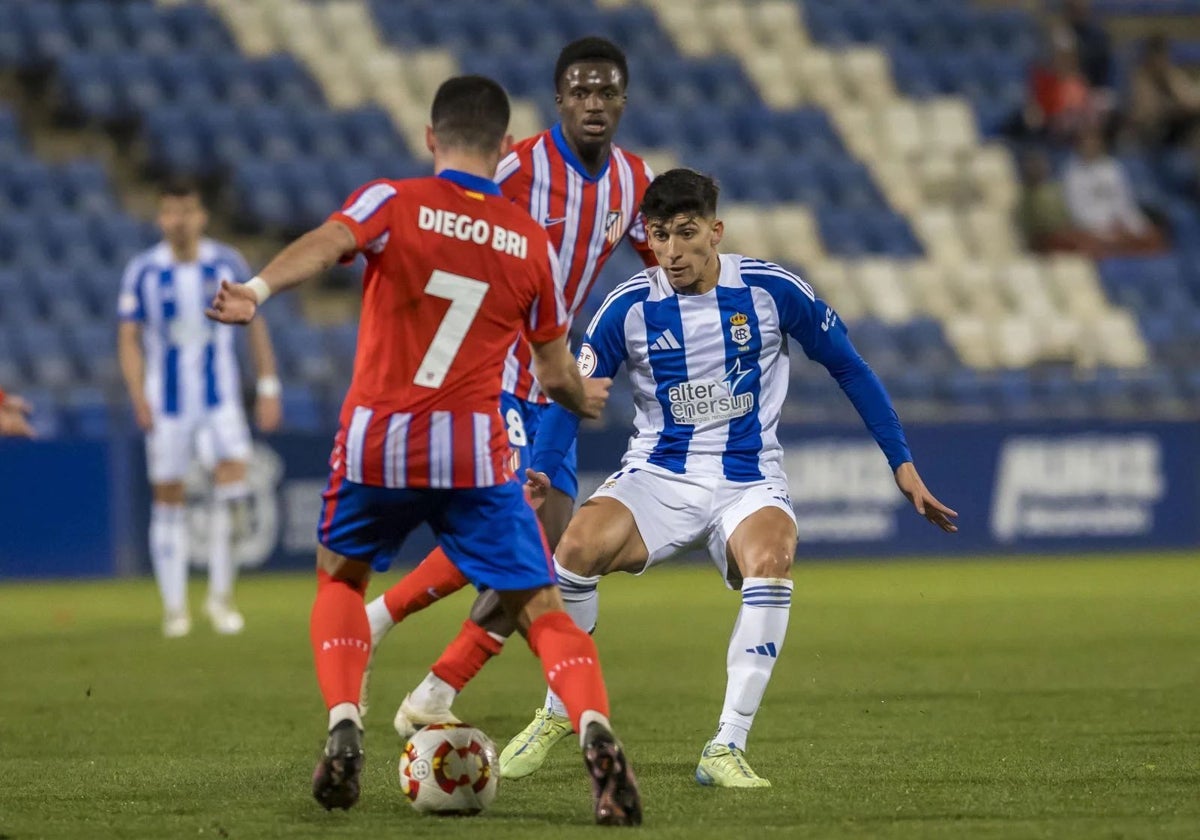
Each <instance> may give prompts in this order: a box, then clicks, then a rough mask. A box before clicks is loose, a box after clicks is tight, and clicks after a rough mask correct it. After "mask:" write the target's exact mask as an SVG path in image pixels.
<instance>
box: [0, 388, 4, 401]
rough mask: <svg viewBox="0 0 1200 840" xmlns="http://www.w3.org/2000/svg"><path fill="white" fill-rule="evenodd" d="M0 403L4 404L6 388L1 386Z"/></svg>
mask: <svg viewBox="0 0 1200 840" xmlns="http://www.w3.org/2000/svg"><path fill="white" fill-rule="evenodd" d="M0 405H4V389H3V388H0Z"/></svg>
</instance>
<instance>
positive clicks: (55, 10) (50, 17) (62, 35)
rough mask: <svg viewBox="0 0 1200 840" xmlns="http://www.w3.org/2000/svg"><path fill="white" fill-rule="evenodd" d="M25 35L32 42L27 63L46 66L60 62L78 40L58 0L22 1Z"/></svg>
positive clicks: (19, 7) (21, 9) (18, 7)
mask: <svg viewBox="0 0 1200 840" xmlns="http://www.w3.org/2000/svg"><path fill="white" fill-rule="evenodd" d="M17 9H19V10H20V13H21V15H22V26H23V28H24V30H25V36H26V38H27V39H28V41H29V43H30V44H31V46H32V50H31V55H30V56H29V59H30V60H29V62H28V63H27V65H26V66H28V67H36V66H46V65H49V64H51V63H57V62H59V61H61V60H62V59H63V57H64V56H66V55H68V54H69V53H70V52H71V51H72V50H73V49H74V48H75V42H74V39H73V38H72V37H71V31H70V29H69V28H68V27H67V24H66V20H65V19H64V16H63V9H62V5H61V4H59V3H20V4H18V5H17Z"/></svg>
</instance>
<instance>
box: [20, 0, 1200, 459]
mask: <svg viewBox="0 0 1200 840" xmlns="http://www.w3.org/2000/svg"><path fill="white" fill-rule="evenodd" d="M589 34H598V35H603V36H606V37H609V38H611V39H612V40H614V41H615V42H616V43H618V44H619V45H620V46H622V47H623V48H624V49H625V50H626V51H627V53H628V55H629V63H630V84H629V103H628V107H627V109H626V111H625V115H624V118H623V121H622V124H621V127H620V130H619V131H618V135H617V139H618V143H619V144H620V145H622V146H624V147H626V148H629V149H631V150H633V151H635V152H638V153H640V154H642V155H644V156H645V157H646V158H647V159H648V160H649V161H650V163H651V165H652V166H653V167H654V168H655V169H656V170H657V171H662V170H664V169H667V168H670V167H672V166H676V165H687V166H691V167H694V168H697V169H700V170H703V171H706V172H709V173H712V174H713V175H715V176H716V177H717V179H718V180H719V182H720V185H721V187H722V207H721V216H722V217H723V218H724V219H725V221H726V225H727V231H728V233H727V239H726V250H729V251H733V252H741V253H746V254H750V255H753V256H756V257H762V258H767V259H771V260H774V261H777V262H779V263H781V264H783V265H785V266H787V267H789V268H792V269H794V270H797V271H799V272H800V273H801V274H802V275H803V276H805V277H806V279H808V280H809V281H810V282H812V283H813V285H814V286H816V288H817V290H818V293H819V294H821V295H822V296H823V297H825V298H826V299H827V300H829V301H830V302H831V303H833V304H834V305H835V306H836V307H837V308H838V309H839V311H840V312H841V314H842V316H843V318H844V319H845V320H846V321H847V322H848V323H849V324H850V326H851V332H852V336H853V338H854V340H855V342H856V344H857V345H858V347H859V349H860V350H861V351H862V352H863V354H864V356H866V357H867V359H868V360H869V361H870V362H871V364H872V366H873V367H874V368H875V369H876V370H877V371H878V372H879V374H880V375H881V377H882V378H883V379H884V381H885V382H886V383H887V385H888V387H889V390H890V391H891V392H892V394H893V396H894V398H895V399H896V401H897V404H898V407H899V409H900V411H901V414H902V416H903V417H905V418H915V419H922V420H944V419H955V420H961V419H976V418H977V419H992V420H994V419H1001V420H1010V419H1011V420H1020V419H1026V418H1028V419H1045V418H1057V417H1066V418H1092V417H1096V418H1102V417H1123V418H1131V417H1138V418H1140V417H1156V418H1178V417H1192V416H1196V415H1197V414H1200V366H1198V365H1197V364H1196V360H1197V359H1198V358H1200V179H1198V174H1197V173H1198V171H1200V81H1198V78H1197V72H1196V71H1197V70H1200V0H1094V1H1093V2H1091V3H1087V2H1082V0H1075V1H1074V2H1071V1H1069V0H1063V2H1047V3H1020V2H1013V3H1004V2H985V0H805V1H804V2H788V0H697V2H691V3H677V2H672V0H638V1H637V2H634V0H455V2H442V1H441V0H212V2H207V3H202V2H158V3H154V2H146V0H131V2H119V1H118V0H75V1H70V0H0V387H3V388H5V389H7V390H10V391H14V392H20V393H23V394H24V395H25V396H26V397H27V398H29V399H31V400H32V402H33V403H34V405H35V407H36V416H35V419H36V423H37V426H38V429H39V432H40V433H41V434H42V435H43V436H45V437H55V436H63V437H71V436H83V437H103V436H109V435H113V434H117V433H121V432H123V431H126V430H128V429H131V428H132V425H131V421H130V417H129V411H128V408H127V401H126V399H125V396H124V393H123V388H122V387H121V383H120V375H119V371H118V368H117V364H116V358H115V306H116V297H117V289H118V285H119V281H120V275H121V272H122V269H123V267H124V264H125V261H126V260H127V259H128V258H129V257H130V256H131V255H132V254H133V253H135V252H136V251H137V250H139V249H141V248H143V247H145V246H146V245H147V244H149V243H152V242H153V241H155V240H156V235H155V230H154V225H153V218H154V198H155V184H156V183H157V181H158V180H159V179H161V178H162V177H164V176H166V175H169V174H179V175H188V176H193V177H195V178H197V179H199V180H200V182H201V183H202V184H203V186H204V190H205V195H206V199H207V202H208V204H209V207H210V209H211V211H212V217H213V221H212V225H211V234H212V235H213V236H216V237H217V238H221V239H225V240H227V241H229V242H231V243H232V244H234V245H236V246H237V247H239V248H240V249H242V250H243V252H244V253H245V254H246V255H247V257H248V258H249V260H250V262H251V265H252V266H254V267H258V266H260V265H261V264H262V261H263V260H264V259H265V258H266V257H268V256H269V255H270V254H271V253H272V252H273V251H274V250H275V249H277V248H278V247H279V246H280V245H281V244H282V243H283V242H284V241H285V240H286V239H287V238H288V237H291V236H294V235H296V234H298V233H300V232H302V231H303V230H305V229H307V228H308V227H310V226H312V225H314V224H317V223H319V222H320V221H321V220H322V219H323V218H324V217H325V216H326V215H328V213H329V212H331V211H332V210H333V209H335V208H336V207H338V206H339V205H340V204H341V202H342V201H343V200H344V198H345V197H346V196H347V195H348V193H349V192H350V191H351V190H352V189H354V188H355V187H356V186H358V185H359V184H361V183H363V182H365V181H367V180H370V179H373V178H377V177H394V178H399V177H407V176H412V175H421V174H426V173H428V172H429V159H428V156H427V153H426V152H425V150H424V144H423V129H424V126H425V124H426V122H427V114H428V106H429V101H430V99H431V96H432V93H433V91H434V89H435V88H436V86H437V85H438V84H439V83H440V82H441V81H442V80H444V79H445V78H446V77H448V76H451V75H454V74H456V73H462V72H478V73H484V74H487V75H490V76H493V77H494V78H496V79H498V80H499V81H500V82H501V83H503V84H504V85H505V87H506V88H507V89H508V91H509V92H510V94H511V95H512V96H513V97H514V119H513V126H512V130H513V133H514V135H516V136H518V137H521V136H527V135H529V134H532V133H535V132H536V131H538V130H541V129H542V128H545V127H547V126H549V125H550V124H551V123H552V122H553V121H554V119H555V110H554V80H553V66H554V60H555V57H556V56H557V53H558V51H559V50H560V49H561V47H562V46H563V45H564V44H565V43H566V42H567V41H569V40H571V39H573V38H576V37H579V36H582V35H589ZM639 268H640V264H639V262H638V260H637V258H636V257H635V256H634V255H633V254H632V251H630V250H629V249H626V248H623V249H622V250H621V251H620V252H619V253H618V254H617V256H616V257H615V258H614V259H613V260H612V262H610V264H609V266H608V268H607V269H606V271H605V274H604V276H603V277H602V278H601V281H600V284H601V288H600V289H599V290H598V291H597V294H596V295H594V300H593V301H592V306H591V307H589V314H590V311H591V310H592V309H594V308H595V305H597V304H598V302H599V300H600V299H602V297H603V288H604V287H606V286H611V285H612V284H615V283H617V282H619V281H621V280H623V279H625V278H627V277H628V276H630V275H632V274H634V273H636V272H637V271H638V270H639ZM358 277H359V269H358V268H356V267H351V268H347V269H344V270H339V271H337V272H334V273H332V274H331V275H330V276H328V277H327V278H324V279H323V280H322V282H320V283H318V284H315V285H314V286H313V288H312V289H310V290H308V291H307V292H305V293H304V294H303V295H296V296H290V297H289V296H284V297H282V298H280V299H279V300H278V301H273V302H272V304H271V306H270V307H267V308H266V309H265V310H264V311H265V313H266V316H267V317H268V320H269V321H270V323H271V326H272V328H273V334H274V338H275V341H276V345H277V350H278V355H279V358H280V363H281V369H282V374H283V379H284V399H285V425H286V427H287V428H288V429H291V430H297V431H324V430H327V429H328V428H330V427H331V426H332V424H333V423H334V422H335V420H336V414H337V406H338V404H339V403H340V400H341V397H342V395H343V393H344V389H345V387H346V384H347V382H348V379H349V371H350V368H351V363H352V359H353V353H354V343H355V334H356V328H355V312H356V309H355V307H356V306H357V289H358ZM791 394H792V398H791V399H790V400H789V403H788V406H787V409H786V413H785V419H786V420H789V421H793V420H796V421H813V422H841V421H847V422H851V421H853V420H854V416H853V410H852V409H851V408H850V407H849V405H848V403H846V401H844V400H842V399H840V398H838V397H837V395H836V386H835V385H834V384H833V383H832V381H831V380H830V379H829V378H828V376H827V375H826V374H825V372H824V371H823V370H821V369H820V368H819V367H818V366H815V365H805V364H799V363H797V364H794V365H793V383H792V391H791ZM629 406H630V398H629V395H628V392H627V391H626V390H623V389H618V391H617V392H616V395H615V396H614V399H613V400H612V403H611V405H610V408H609V416H608V421H607V422H608V423H610V424H621V423H624V422H626V418H627V417H628V415H629V412H630V407H629Z"/></svg>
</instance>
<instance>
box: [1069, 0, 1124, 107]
mask: <svg viewBox="0 0 1200 840" xmlns="http://www.w3.org/2000/svg"><path fill="white" fill-rule="evenodd" d="M1063 26H1064V28H1065V29H1066V30H1067V31H1068V32H1069V33H1070V34H1071V36H1072V37H1073V38H1074V40H1075V49H1076V51H1077V52H1078V54H1079V69H1080V70H1081V71H1082V72H1083V76H1084V78H1085V79H1087V82H1088V84H1089V85H1090V86H1091V87H1092V88H1095V89H1102V88H1110V87H1112V63H1113V59H1112V44H1111V43H1110V41H1109V38H1108V32H1107V31H1106V30H1105V29H1104V27H1103V26H1101V25H1100V24H1099V23H1097V22H1096V20H1095V18H1093V17H1092V4H1091V3H1090V2H1089V1H1088V0H1064V2H1063Z"/></svg>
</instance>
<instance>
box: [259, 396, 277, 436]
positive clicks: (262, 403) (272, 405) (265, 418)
mask: <svg viewBox="0 0 1200 840" xmlns="http://www.w3.org/2000/svg"><path fill="white" fill-rule="evenodd" d="M282 422H283V401H282V400H280V399H279V397H258V398H256V399H255V400H254V425H255V426H257V427H258V430H259V431H260V432H267V433H268V434H270V433H271V432H276V431H278V430H279V425H280V423H282Z"/></svg>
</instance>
